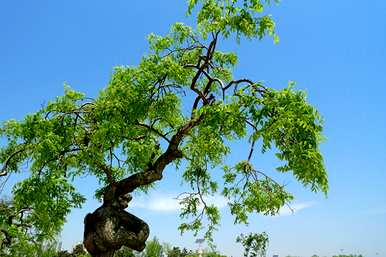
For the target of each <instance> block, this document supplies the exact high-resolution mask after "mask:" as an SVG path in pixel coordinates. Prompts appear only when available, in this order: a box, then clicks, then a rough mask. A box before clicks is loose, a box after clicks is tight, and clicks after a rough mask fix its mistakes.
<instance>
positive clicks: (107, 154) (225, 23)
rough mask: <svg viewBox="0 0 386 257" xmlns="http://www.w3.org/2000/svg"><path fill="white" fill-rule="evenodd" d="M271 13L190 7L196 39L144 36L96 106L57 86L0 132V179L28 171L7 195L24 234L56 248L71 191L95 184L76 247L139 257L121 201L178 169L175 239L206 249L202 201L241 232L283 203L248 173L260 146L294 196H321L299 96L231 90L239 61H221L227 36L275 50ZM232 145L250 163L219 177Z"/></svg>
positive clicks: (222, 4)
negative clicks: (86, 182) (54, 94)
mask: <svg viewBox="0 0 386 257" xmlns="http://www.w3.org/2000/svg"><path fill="white" fill-rule="evenodd" d="M270 2H272V1H270V0H232V1H228V0H189V1H188V13H189V14H197V19H196V20H197V26H196V28H192V27H189V26H186V25H184V24H182V23H176V24H174V25H173V26H172V28H171V32H170V33H169V34H168V35H166V36H156V35H154V34H151V35H150V36H149V44H150V54H149V55H147V56H144V57H143V58H142V60H141V61H140V63H139V65H138V66H136V67H128V66H122V67H117V68H116V69H115V73H114V74H113V75H112V78H111V80H110V82H109V83H108V85H107V87H106V88H104V89H102V90H101V91H100V93H99V95H98V96H97V97H96V98H95V99H90V98H87V97H85V95H84V94H82V93H79V92H76V91H74V90H72V89H70V88H69V87H67V86H66V87H65V93H64V96H60V97H58V98H56V99H55V100H53V101H50V102H49V103H48V104H47V105H45V106H43V107H42V108H41V110H39V111H38V112H36V113H33V114H30V115H27V116H26V117H25V118H24V119H23V120H21V121H16V120H9V121H7V122H5V123H4V124H3V125H2V126H1V127H0V136H2V137H3V138H4V139H5V140H6V144H5V145H4V146H3V147H1V149H0V162H1V163H2V164H3V166H2V167H1V169H0V177H1V176H6V175H7V174H10V173H17V172H19V171H20V168H21V167H22V166H23V167H25V166H24V165H25V164H29V166H28V167H29V171H30V176H29V177H28V178H26V179H25V180H23V181H21V182H20V183H18V184H16V185H15V187H14V190H13V192H14V196H13V197H14V198H13V200H14V206H15V211H16V212H20V211H21V210H23V208H28V210H29V214H28V220H29V222H30V223H31V224H33V226H34V228H33V229H34V232H35V233H37V234H38V235H41V238H45V239H50V238H54V237H55V236H56V235H57V234H58V233H59V231H60V229H61V228H62V226H63V224H64V222H65V218H66V216H67V214H68V213H69V212H70V210H71V208H74V207H81V206H82V203H84V201H85V198H84V197H83V196H82V195H80V194H79V193H78V192H77V190H76V188H75V187H74V186H73V184H72V181H73V179H74V178H76V177H78V176H84V175H92V176H95V177H96V178H97V179H98V180H99V182H100V183H101V184H102V185H103V186H102V187H101V188H100V189H99V190H97V192H96V195H97V196H98V198H99V199H101V201H102V202H103V204H102V205H101V206H100V207H99V208H98V209H96V210H95V212H93V213H91V214H88V215H87V216H86V218H85V232H84V245H85V246H86V248H87V250H88V251H89V252H90V253H91V255H92V256H93V257H112V256H113V255H114V253H115V252H116V251H117V250H119V249H120V248H121V247H122V246H127V247H129V248H131V249H134V250H138V251H142V250H143V249H144V248H145V242H146V240H147V238H148V236H149V227H148V225H147V224H146V222H144V221H142V220H141V219H140V218H138V217H136V216H134V215H132V214H130V213H128V212H126V211H125V210H124V209H125V208H126V207H127V204H128V202H129V201H130V200H131V196H129V195H128V194H129V193H132V192H133V191H135V190H137V191H138V190H147V189H149V187H151V186H152V185H154V183H155V182H157V181H159V180H162V178H163V172H164V170H165V168H166V167H167V166H168V165H170V164H174V165H176V167H184V170H183V171H182V177H183V180H184V182H186V184H187V185H188V186H190V187H191V191H190V192H188V193H185V194H182V195H181V197H180V203H181V205H182V211H181V215H180V216H181V218H183V219H184V223H182V224H181V225H180V226H179V229H180V230H181V232H184V231H187V230H190V231H193V232H194V233H195V234H197V233H198V232H199V231H201V230H202V229H205V233H204V235H205V238H206V239H207V241H208V242H209V243H210V242H211V240H212V238H213V237H212V234H213V231H214V230H215V229H216V228H217V226H218V224H219V220H220V212H219V209H218V208H217V207H216V206H214V205H211V204H209V203H208V202H207V201H206V197H207V196H208V195H213V194H215V193H220V194H222V195H223V196H224V197H226V198H227V199H228V203H229V207H230V211H231V213H232V215H233V216H234V218H235V222H236V223H247V222H248V215H249V214H250V213H253V212H257V213H261V214H264V215H275V214H277V213H278V212H279V210H280V208H281V207H282V206H283V205H284V204H286V203H287V202H289V201H291V200H292V199H293V196H292V195H291V194H290V193H289V192H287V191H286V188H285V186H284V185H282V184H280V183H278V182H277V181H275V180H274V179H273V178H271V177H270V176H268V173H265V172H263V171H261V170H259V169H257V168H255V167H254V166H253V164H252V160H253V157H254V156H253V155H254V154H255V153H256V152H257V151H256V149H255V148H257V147H258V146H260V147H261V151H262V152H263V153H264V152H266V151H268V150H269V149H273V150H274V151H275V152H276V157H277V158H278V159H279V160H280V161H281V163H282V165H281V166H280V167H278V168H277V170H278V171H279V172H280V173H283V172H290V171H291V172H292V173H293V174H294V176H295V178H296V179H297V180H299V181H300V182H301V183H302V184H303V185H304V186H308V187H310V188H311V190H312V191H319V190H321V191H323V192H325V193H326V192H327V189H328V185H327V174H326V171H325V168H324V164H323V159H322V155H321V153H320V151H319V143H320V141H321V139H322V134H321V132H322V125H321V117H320V116H319V114H318V112H317V111H316V109H315V108H314V107H312V106H311V105H310V104H309V103H308V102H307V101H306V95H305V93H304V92H301V91H295V90H294V89H293V86H294V83H292V82H291V83H290V84H289V86H288V87H286V88H284V89H282V90H275V89H273V88H269V87H267V86H266V85H264V84H263V82H261V81H258V80H254V79H249V78H244V77H243V78H234V76H233V70H234V67H235V65H236V63H237V55H236V54H235V53H231V52H222V51H220V50H219V49H220V47H219V45H220V44H221V43H222V41H223V40H225V39H229V38H231V37H232V36H235V37H236V40H237V41H240V38H242V37H245V38H248V39H254V38H258V39H262V38H264V37H265V36H272V37H273V39H274V41H275V42H277V41H278V37H277V35H276V33H275V23H274V21H273V20H272V18H271V16H270V15H268V14H265V13H264V8H265V7H267V6H268V5H269V4H270ZM259 63H262V64H263V63H264V60H259ZM189 106H190V107H189ZM232 141H240V142H241V143H245V142H248V143H246V144H247V145H246V148H248V149H249V151H248V152H247V153H246V154H245V157H240V156H239V155H238V156H237V157H239V159H238V160H237V161H236V162H235V163H231V164H229V165H226V163H225V158H226V156H227V155H229V154H230V153H231V152H232V149H231V148H230V142H232ZM181 164H184V165H181ZM216 167H219V168H222V169H223V181H217V180H215V179H214V178H213V176H212V172H211V171H212V170H213V169H215V168H216ZM201 206H202V208H201ZM111 224H113V225H111ZM113 228H114V229H113ZM16 230H18V229H16ZM2 236H3V237H6V238H7V237H9V236H8V235H5V233H3V234H2ZM18 236H20V238H21V239H19V242H22V241H23V240H25V239H23V238H24V237H23V235H20V234H19V233H18ZM39 238H40V237H39ZM6 240H7V239H6ZM9 246H10V245H8V244H7V246H6V247H9ZM9 251H13V250H9Z"/></svg>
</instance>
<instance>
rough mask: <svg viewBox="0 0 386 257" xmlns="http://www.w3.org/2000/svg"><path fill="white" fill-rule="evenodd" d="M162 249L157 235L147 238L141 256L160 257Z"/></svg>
mask: <svg viewBox="0 0 386 257" xmlns="http://www.w3.org/2000/svg"><path fill="white" fill-rule="evenodd" d="M163 252H164V249H163V247H162V245H161V243H160V242H159V240H158V238H157V237H154V238H153V239H152V240H149V241H148V242H147V243H146V248H145V250H144V251H143V252H142V253H141V257H162V256H163Z"/></svg>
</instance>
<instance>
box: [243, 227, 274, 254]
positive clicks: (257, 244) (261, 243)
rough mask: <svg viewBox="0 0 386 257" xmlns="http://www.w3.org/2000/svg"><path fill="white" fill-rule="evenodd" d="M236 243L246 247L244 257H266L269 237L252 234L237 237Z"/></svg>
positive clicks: (263, 234) (264, 234)
mask: <svg viewBox="0 0 386 257" xmlns="http://www.w3.org/2000/svg"><path fill="white" fill-rule="evenodd" d="M236 242H238V243H241V244H242V245H243V247H244V257H265V256H266V253H267V247H268V235H267V234H266V233H265V232H263V233H261V234H256V233H250V234H248V235H243V234H241V235H240V236H238V237H237V239H236Z"/></svg>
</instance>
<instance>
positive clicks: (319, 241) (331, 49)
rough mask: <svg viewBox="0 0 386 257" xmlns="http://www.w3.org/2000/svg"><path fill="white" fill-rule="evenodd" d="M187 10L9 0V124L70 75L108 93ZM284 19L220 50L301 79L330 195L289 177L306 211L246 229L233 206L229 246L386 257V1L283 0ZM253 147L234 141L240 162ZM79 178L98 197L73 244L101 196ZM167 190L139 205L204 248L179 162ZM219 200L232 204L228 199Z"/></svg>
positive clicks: (251, 66) (222, 244)
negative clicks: (258, 235)
mask: <svg viewBox="0 0 386 257" xmlns="http://www.w3.org/2000/svg"><path fill="white" fill-rule="evenodd" d="M185 8H186V4H185V1H176V0H174V1H173V0H163V1H138V0H131V1H128V0H111V1H101V0H94V1H89V0H84V1H75V0H68V1H60V2H59V1H48V0H45V1H43V0H38V1H27V0H24V1H21V0H14V1H7V0H3V1H0V94H1V98H0V99H1V101H0V121H4V120H7V119H10V118H17V119H20V118H22V117H23V116H24V115H25V114H27V113H30V112H33V111H35V110H37V109H38V108H39V107H40V106H41V105H42V104H44V103H46V102H47V101H48V100H50V99H52V98H53V97H55V96H57V95H60V94H62V92H63V83H64V82H67V83H69V84H70V85H71V86H72V87H73V88H75V89H77V90H80V91H82V92H85V93H86V94H87V95H88V96H96V95H97V93H98V91H99V90H100V89H101V88H103V87H104V86H105V85H106V83H107V81H108V79H109V77H110V76H111V73H112V68H113V67H114V66H117V65H126V64H128V65H135V64H137V63H138V61H139V59H140V57H141V56H142V55H143V54H144V53H146V51H147V44H146V40H145V38H146V35H147V34H149V33H151V32H155V33H158V34H164V33H166V32H167V31H168V30H169V26H170V24H172V23H173V22H175V21H188V20H187V18H186V17H185V15H184V13H185ZM272 14H273V16H274V18H275V20H276V21H277V28H278V33H279V35H280V43H279V44H278V45H274V44H273V43H272V40H263V41H261V42H259V41H242V43H241V44H240V45H237V44H234V43H232V42H223V43H222V44H221V45H220V47H221V48H223V49H228V50H233V51H236V52H237V53H238V54H239V64H238V67H237V70H236V74H237V75H239V76H241V77H245V76H247V77H250V78H252V79H255V80H263V81H265V82H266V84H267V85H268V86H271V87H275V88H281V87H285V86H286V84H287V82H288V81H289V80H294V81H296V82H297V88H298V89H304V90H306V91H307V93H308V99H309V101H310V102H311V103H312V104H314V105H315V106H316V107H317V108H318V110H319V111H320V113H321V114H322V116H323V118H324V122H325V129H324V134H325V136H326V139H327V140H326V141H325V142H324V143H323V145H322V146H321V149H322V152H323V154H324V157H325V164H326V167H327V170H328V173H329V181H330V191H329V194H328V197H327V198H325V197H324V196H323V195H322V194H313V193H310V192H309V191H308V190H307V189H304V188H303V187H302V186H301V185H299V184H298V183H297V182H296V181H294V180H293V179H291V178H290V177H289V176H286V177H283V178H281V179H282V181H283V182H286V183H289V189H290V190H291V192H293V193H294V194H295V196H296V200H295V202H294V203H293V206H294V207H295V209H297V211H296V212H295V213H294V214H290V213H288V210H285V209H283V211H282V213H281V215H280V216H278V217H262V216H258V215H253V216H252V217H251V223H250V225H249V227H247V228H244V227H241V226H234V225H233V221H232V218H231V217H230V215H229V212H228V211H227V209H226V207H223V208H222V209H221V210H222V213H223V219H222V223H221V224H222V225H221V228H220V230H219V231H218V233H217V234H216V238H215V239H216V240H217V241H216V243H217V245H218V249H219V250H220V251H222V252H223V253H225V254H228V255H229V256H230V255H233V256H241V255H242V254H241V248H240V246H239V245H237V244H236V243H235V242H234V237H235V235H237V234H239V233H241V232H247V231H254V232H259V231H267V233H268V234H269V236H270V247H269V254H270V255H271V254H274V253H277V254H279V255H280V256H285V255H289V254H291V255H299V256H311V255H312V254H314V253H315V254H318V255H322V256H323V255H326V256H330V255H332V254H336V253H339V252H341V251H340V249H344V250H343V252H345V253H362V254H364V255H365V256H367V257H375V256H376V252H378V253H379V254H378V255H377V256H383V257H386V247H385V245H386V244H385V242H386V133H385V129H386V3H385V2H384V1H381V0H374V1H370V2H364V1H357V0H351V1H349V0H341V1H331V0H327V1H326V0H313V1H305V0H302V1H300V0H299V1H282V3H281V4H280V5H279V6H278V7H274V8H272ZM242 151H243V147H242V145H238V144H236V145H234V153H235V154H233V155H232V156H231V157H230V158H231V159H233V158H234V159H236V158H237V157H238V154H239V153H240V152H242ZM255 163H256V165H258V167H260V168H262V169H264V170H267V171H268V172H272V171H273V169H274V167H275V166H276V164H277V163H275V161H274V159H272V157H271V156H269V154H268V155H267V156H259V157H257V158H256V159H255ZM24 175H27V174H24ZM17 179H18V178H17V177H12V178H11V180H10V181H9V182H10V184H12V182H14V181H16V180H17ZM76 184H77V186H78V188H79V190H80V191H81V192H82V193H83V194H85V195H86V196H88V197H89V199H90V200H89V201H87V202H86V204H85V205H84V207H83V209H81V210H74V211H73V212H72V213H71V215H70V216H69V218H68V222H67V224H66V225H65V227H64V231H63V233H62V240H63V246H64V247H66V248H69V247H71V246H72V245H73V244H74V243H75V242H78V241H81V239H82V229H83V227H82V224H83V216H84V215H85V213H87V212H90V211H92V210H93V209H95V208H96V207H97V205H98V203H97V202H96V201H95V200H93V199H92V190H93V189H95V188H96V183H95V180H94V179H93V178H82V179H79V180H78V181H76ZM157 186H158V187H157V190H156V191H152V192H151V193H150V195H148V196H138V197H137V198H136V199H135V202H134V203H133V206H132V208H131V209H130V211H132V212H133V213H135V214H136V215H139V216H140V217H143V218H144V219H145V220H147V221H148V223H149V224H150V226H151V229H152V236H153V235H156V236H157V237H158V238H160V240H161V241H166V242H170V243H172V244H174V245H179V246H186V247H190V248H193V247H195V246H194V243H193V242H194V238H193V237H192V236H191V235H185V236H183V237H181V236H180V235H179V233H178V231H177V229H176V228H177V226H178V222H179V220H178V210H177V209H176V206H175V202H173V200H172V198H173V197H175V196H176V195H177V194H178V193H179V192H180V184H179V175H178V173H177V172H176V171H175V170H174V168H173V167H168V169H167V170H166V171H165V180H164V181H162V182H160V183H158V185H157ZM212 201H213V202H215V203H216V204H218V206H220V207H222V206H223V205H224V203H223V201H222V199H221V198H216V199H212Z"/></svg>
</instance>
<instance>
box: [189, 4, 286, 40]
mask: <svg viewBox="0 0 386 257" xmlns="http://www.w3.org/2000/svg"><path fill="white" fill-rule="evenodd" d="M270 2H271V1H270V0H242V1H240V0H189V8H188V14H191V13H192V10H193V8H194V7H195V6H196V5H198V4H200V5H201V6H200V7H201V8H200V9H199V11H198V14H197V25H198V28H199V29H200V30H201V31H202V33H203V35H204V36H205V35H206V34H207V33H216V32H218V31H220V32H221V33H222V35H223V36H224V37H229V36H230V35H231V34H233V33H235V34H236V37H237V39H240V37H241V36H245V37H247V38H255V37H257V38H259V39H262V38H263V37H264V36H266V35H269V36H272V37H273V38H274V40H275V42H278V36H277V34H276V33H275V22H274V21H273V19H272V18H271V16H270V15H268V14H264V9H265V7H266V6H269V5H270Z"/></svg>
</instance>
